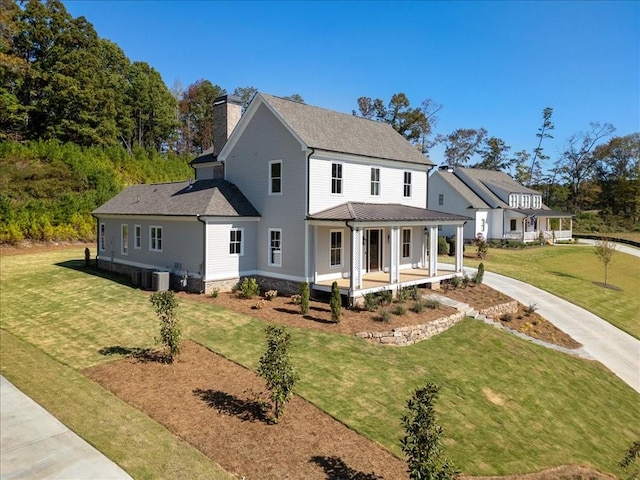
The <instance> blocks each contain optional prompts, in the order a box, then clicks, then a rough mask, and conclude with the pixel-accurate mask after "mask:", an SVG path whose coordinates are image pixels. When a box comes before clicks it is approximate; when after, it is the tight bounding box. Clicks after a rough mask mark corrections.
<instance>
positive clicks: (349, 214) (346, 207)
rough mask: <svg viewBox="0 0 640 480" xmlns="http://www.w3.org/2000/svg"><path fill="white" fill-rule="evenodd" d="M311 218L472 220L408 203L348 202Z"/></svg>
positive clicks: (393, 220) (310, 217) (381, 220)
mask: <svg viewBox="0 0 640 480" xmlns="http://www.w3.org/2000/svg"><path fill="white" fill-rule="evenodd" d="M309 219H311V220H352V221H357V222H398V221H406V222H410V221H418V222H420V221H436V220H444V221H451V220H453V221H455V220H471V218H469V217H465V216H462V215H454V214H451V213H444V212H435V211H433V210H427V209H424V208H417V207H409V206H407V205H400V204H397V203H393V204H381V203H361V202H347V203H343V204H341V205H338V206H336V207H332V208H328V209H327V210H323V211H321V212H318V213H315V214H313V215H309Z"/></svg>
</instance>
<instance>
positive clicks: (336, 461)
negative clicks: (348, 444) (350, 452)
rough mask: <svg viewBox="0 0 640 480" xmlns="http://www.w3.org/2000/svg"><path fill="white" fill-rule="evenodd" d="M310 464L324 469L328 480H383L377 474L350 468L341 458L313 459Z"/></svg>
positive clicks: (317, 457)
mask: <svg viewBox="0 0 640 480" xmlns="http://www.w3.org/2000/svg"><path fill="white" fill-rule="evenodd" d="M310 462H313V463H316V464H317V465H319V466H320V467H322V468H323V469H324V473H326V474H327V480H382V477H381V476H379V475H376V474H375V473H364V472H359V471H357V470H354V469H353V468H351V467H349V466H348V465H347V464H346V463H344V461H343V460H342V459H341V458H340V457H335V456H334V457H321V456H318V455H317V456H314V457H311V460H310Z"/></svg>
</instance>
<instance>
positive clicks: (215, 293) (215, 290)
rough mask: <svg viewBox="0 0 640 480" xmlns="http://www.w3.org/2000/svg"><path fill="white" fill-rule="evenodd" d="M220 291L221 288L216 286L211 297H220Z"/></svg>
mask: <svg viewBox="0 0 640 480" xmlns="http://www.w3.org/2000/svg"><path fill="white" fill-rule="evenodd" d="M219 293H220V289H219V288H214V289H213V290H212V291H211V295H209V296H210V297H211V298H218V294H219Z"/></svg>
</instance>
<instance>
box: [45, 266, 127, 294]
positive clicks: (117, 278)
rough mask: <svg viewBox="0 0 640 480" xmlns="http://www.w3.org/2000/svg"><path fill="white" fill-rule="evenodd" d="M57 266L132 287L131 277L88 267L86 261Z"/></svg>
mask: <svg viewBox="0 0 640 480" xmlns="http://www.w3.org/2000/svg"><path fill="white" fill-rule="evenodd" d="M55 265H56V266H57V267H64V268H69V269H71V270H77V271H78V272H82V273H86V274H88V275H93V276H95V277H100V278H105V279H107V280H111V281H113V282H115V283H118V284H120V285H126V286H127V287H132V285H131V278H130V277H129V276H127V275H123V274H121V273H116V272H109V271H107V270H99V269H98V268H96V267H91V266H90V267H87V266H86V265H85V262H84V260H67V261H64V262H59V263H56V264H55ZM132 288H133V287H132Z"/></svg>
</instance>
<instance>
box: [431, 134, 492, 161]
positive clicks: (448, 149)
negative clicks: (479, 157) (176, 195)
mask: <svg viewBox="0 0 640 480" xmlns="http://www.w3.org/2000/svg"><path fill="white" fill-rule="evenodd" d="M486 136H487V131H486V130H485V129H484V128H480V129H478V130H476V129H474V128H459V129H457V130H454V131H453V132H451V133H450V134H448V135H438V141H439V142H441V143H443V144H444V158H445V161H446V163H447V165H449V166H450V167H465V166H467V165H468V164H469V161H470V160H471V158H473V156H474V155H476V154H477V153H479V151H480V150H479V149H480V145H482V143H483V142H484V139H485V137H486Z"/></svg>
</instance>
